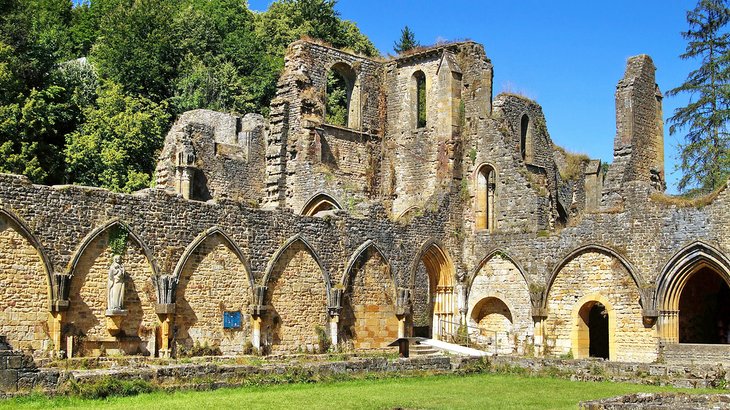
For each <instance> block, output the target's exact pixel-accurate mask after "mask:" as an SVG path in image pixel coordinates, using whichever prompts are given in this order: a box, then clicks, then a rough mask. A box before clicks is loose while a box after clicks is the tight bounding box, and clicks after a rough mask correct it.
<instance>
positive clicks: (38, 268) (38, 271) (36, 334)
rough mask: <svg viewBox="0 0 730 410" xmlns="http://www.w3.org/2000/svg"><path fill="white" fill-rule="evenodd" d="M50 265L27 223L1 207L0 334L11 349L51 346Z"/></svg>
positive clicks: (51, 284)
mask: <svg viewBox="0 0 730 410" xmlns="http://www.w3.org/2000/svg"><path fill="white" fill-rule="evenodd" d="M51 269H52V268H51V265H50V262H49V260H48V258H47V256H46V253H45V251H44V249H43V247H42V246H41V244H40V243H39V241H38V240H37V239H36V237H35V236H34V235H33V234H31V232H30V230H29V228H28V225H27V224H26V223H25V222H24V221H23V220H22V219H21V218H19V217H18V216H16V215H15V214H13V213H12V212H10V211H6V210H4V209H2V208H0V335H3V336H5V337H6V340H7V342H8V344H10V346H11V347H12V348H13V349H19V350H29V351H34V352H35V351H37V352H39V353H40V352H44V351H47V350H50V349H51V346H50V344H49V342H50V340H51V337H50V334H49V333H50V332H49V310H50V306H51V301H52V286H53V281H52V280H51V272H52V270H51ZM21 290H22V291H21Z"/></svg>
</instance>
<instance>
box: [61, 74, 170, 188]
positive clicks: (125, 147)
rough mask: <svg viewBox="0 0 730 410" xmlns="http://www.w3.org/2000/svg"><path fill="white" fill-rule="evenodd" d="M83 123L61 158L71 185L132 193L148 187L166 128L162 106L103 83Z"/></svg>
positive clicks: (68, 142) (68, 137)
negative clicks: (78, 184)
mask: <svg viewBox="0 0 730 410" xmlns="http://www.w3.org/2000/svg"><path fill="white" fill-rule="evenodd" d="M85 116H86V122H85V123H84V124H83V125H82V126H81V127H80V129H79V130H77V131H75V132H73V133H71V134H69V135H68V136H67V141H66V149H65V157H66V164H67V170H68V172H69V174H70V176H71V178H72V180H73V181H74V182H76V183H80V184H83V185H91V186H100V187H104V188H108V189H111V190H114V191H123V192H132V191H135V190H138V189H141V188H145V187H147V186H149V184H150V182H151V176H152V172H153V171H154V168H155V162H156V160H157V158H156V155H155V154H156V153H157V152H158V151H159V149H160V148H161V147H162V142H163V140H164V135H165V132H166V131H167V126H168V123H169V114H168V113H167V111H166V107H165V104H158V103H155V102H153V101H151V100H149V99H147V98H144V97H138V96H135V95H133V94H128V93H125V92H124V91H123V89H122V86H121V85H119V84H116V83H113V82H106V83H102V85H101V87H100V89H99V97H98V98H97V100H96V105H95V106H92V107H89V108H87V109H86V110H85Z"/></svg>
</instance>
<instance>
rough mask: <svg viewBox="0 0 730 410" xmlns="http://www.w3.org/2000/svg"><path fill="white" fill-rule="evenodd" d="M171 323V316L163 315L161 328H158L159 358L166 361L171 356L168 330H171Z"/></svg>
mask: <svg viewBox="0 0 730 410" xmlns="http://www.w3.org/2000/svg"><path fill="white" fill-rule="evenodd" d="M172 321H173V315H171V314H167V315H164V316H163V320H162V326H160V357H164V358H168V359H169V358H170V356H171V354H172V349H171V348H170V334H171V332H170V329H172Z"/></svg>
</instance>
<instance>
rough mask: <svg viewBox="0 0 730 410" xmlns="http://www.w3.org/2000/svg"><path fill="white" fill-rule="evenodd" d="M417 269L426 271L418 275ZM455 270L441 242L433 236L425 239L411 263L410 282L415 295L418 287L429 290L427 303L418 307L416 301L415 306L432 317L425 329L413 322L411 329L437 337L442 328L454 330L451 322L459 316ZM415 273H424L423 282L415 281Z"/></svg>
mask: <svg viewBox="0 0 730 410" xmlns="http://www.w3.org/2000/svg"><path fill="white" fill-rule="evenodd" d="M421 268H422V269H421ZM419 273H421V274H424V273H425V275H418V274H419ZM455 274H456V271H455V268H454V263H453V261H452V259H451V256H449V254H448V252H447V251H446V250H445V247H444V246H443V244H442V243H440V242H438V241H436V240H434V239H429V240H427V241H426V242H424V243H423V245H422V246H421V248H420V250H419V252H418V254H417V257H416V259H415V260H414V262H413V265H412V266H411V271H410V280H409V283H410V284H411V289H413V293H414V295H415V296H418V294H419V291H421V290H425V289H427V290H428V291H427V292H426V296H427V297H425V299H427V301H426V303H423V304H422V306H420V307H419V303H418V301H416V306H414V309H415V310H418V309H427V310H428V313H427V314H426V316H431V321H430V324H429V325H428V329H422V330H419V329H418V327H421V326H416V325H415V324H414V325H413V327H414V329H413V331H414V332H416V333H418V332H421V331H422V332H424V334H425V336H428V337H436V338H438V337H440V336H443V334H444V332H446V333H452V332H453V331H455V330H456V329H455V328H454V327H455V326H454V322H455V318H457V317H458V316H457V303H456V302H457V300H456V299H457V298H456V295H455V293H454V276H455ZM417 275H418V276H423V277H424V279H426V281H425V282H426V283H421V281H416V276H417ZM417 307H418V309H417ZM418 313H422V312H414V315H416V314H418ZM440 322H443V324H444V326H445V328H444V327H442V326H440ZM424 327H425V326H424Z"/></svg>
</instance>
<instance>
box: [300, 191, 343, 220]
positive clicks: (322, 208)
mask: <svg viewBox="0 0 730 410" xmlns="http://www.w3.org/2000/svg"><path fill="white" fill-rule="evenodd" d="M336 209H342V207H341V206H340V204H338V203H337V201H335V199H334V198H332V197H331V196H329V195H327V194H318V195H315V196H314V197H312V198H311V199H310V200H309V201H307V204H306V205H304V208H302V215H306V216H323V215H326V214H327V213H328V212H331V211H334V210H336Z"/></svg>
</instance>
